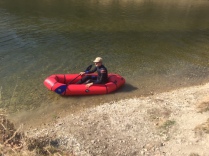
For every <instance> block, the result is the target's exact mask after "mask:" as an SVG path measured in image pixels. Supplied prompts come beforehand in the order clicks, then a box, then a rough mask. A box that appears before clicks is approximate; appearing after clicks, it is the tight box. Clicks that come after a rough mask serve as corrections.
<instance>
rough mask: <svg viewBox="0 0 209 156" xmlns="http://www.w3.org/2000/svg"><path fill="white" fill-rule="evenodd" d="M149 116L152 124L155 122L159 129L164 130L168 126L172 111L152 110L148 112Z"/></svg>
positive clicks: (164, 109) (165, 109)
mask: <svg viewBox="0 0 209 156" xmlns="http://www.w3.org/2000/svg"><path fill="white" fill-rule="evenodd" d="M147 114H148V118H149V120H150V121H151V122H154V124H155V125H156V126H157V127H159V128H160V127H161V128H162V127H165V125H166V124H167V122H168V118H169V116H170V114H171V110H169V109H167V108H152V109H150V110H148V111H147Z"/></svg>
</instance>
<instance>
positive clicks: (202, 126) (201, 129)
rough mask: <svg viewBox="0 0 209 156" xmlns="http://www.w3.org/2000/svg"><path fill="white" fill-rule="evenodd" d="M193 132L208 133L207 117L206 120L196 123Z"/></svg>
mask: <svg viewBox="0 0 209 156" xmlns="http://www.w3.org/2000/svg"><path fill="white" fill-rule="evenodd" d="M194 131H195V134H197V135H200V136H202V135H203V133H206V134H209V118H208V120H207V121H206V122H204V123H202V124H200V125H198V126H196V127H195V129H194Z"/></svg>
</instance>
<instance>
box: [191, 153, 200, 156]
mask: <svg viewBox="0 0 209 156" xmlns="http://www.w3.org/2000/svg"><path fill="white" fill-rule="evenodd" d="M189 156H200V155H199V154H197V153H191V154H190V155H189Z"/></svg>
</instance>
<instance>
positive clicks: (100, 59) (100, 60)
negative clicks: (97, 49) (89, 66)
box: [93, 57, 102, 63]
mask: <svg viewBox="0 0 209 156" xmlns="http://www.w3.org/2000/svg"><path fill="white" fill-rule="evenodd" d="M93 62H94V63H96V62H102V58H101V57H97V58H95V60H94V61H93Z"/></svg>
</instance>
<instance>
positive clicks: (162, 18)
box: [0, 0, 209, 114]
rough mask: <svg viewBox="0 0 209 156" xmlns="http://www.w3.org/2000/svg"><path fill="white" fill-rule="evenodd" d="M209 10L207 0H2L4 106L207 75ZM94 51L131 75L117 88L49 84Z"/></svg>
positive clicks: (161, 87) (53, 106)
mask: <svg viewBox="0 0 209 156" xmlns="http://www.w3.org/2000/svg"><path fill="white" fill-rule="evenodd" d="M208 15H209V1H206V0H198V1H196V0H183V1H182V0H177V1H175V2H174V1H171V0H158V1H154V0H129V1H128V0H120V1H118V0H102V1H97V0H86V1H81V0H80V1H78V0H62V1H60V0H50V1H49V0H35V1H32V0H19V1H13V0H0V74H1V77H0V82H1V85H0V91H1V92H0V93H1V96H0V97H1V99H0V106H1V108H6V109H7V110H9V111H11V112H30V113H34V112H41V113H43V114H44V113H45V114H46V113H47V112H48V111H51V112H53V113H54V114H56V113H59V112H61V110H65V111H68V112H71V111H77V110H80V109H82V108H86V107H89V106H95V105H99V104H101V103H103V102H110V101H114V100H120V99H124V98H132V97H139V96H146V95H150V94H152V93H156V92H161V91H165V90H171V89H176V88H179V87H185V86H191V85H197V84H201V83H204V82H208V78H209V70H208V69H209V68H208V67H209V63H208V59H209V20H208ZM97 56H101V57H103V59H104V64H105V66H106V67H107V68H108V70H109V72H110V73H118V74H121V75H122V76H124V78H125V79H126V81H127V83H126V85H125V86H124V87H123V88H122V89H120V90H119V91H118V92H116V93H113V94H110V95H99V96H88V97H82V96H77V97H61V96H59V95H56V94H55V93H53V92H49V91H48V90H47V89H46V88H45V87H44V85H43V81H44V79H45V78H46V77H47V76H49V75H52V74H55V73H78V72H80V71H82V70H84V69H85V68H86V67H87V66H89V65H90V64H92V60H94V59H95V57H97ZM26 114H27V113H26Z"/></svg>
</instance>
